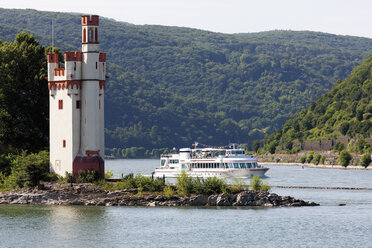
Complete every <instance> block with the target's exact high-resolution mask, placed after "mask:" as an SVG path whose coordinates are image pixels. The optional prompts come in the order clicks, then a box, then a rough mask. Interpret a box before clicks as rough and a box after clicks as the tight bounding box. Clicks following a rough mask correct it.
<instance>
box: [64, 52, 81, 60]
mask: <svg viewBox="0 0 372 248" xmlns="http://www.w3.org/2000/svg"><path fill="white" fill-rule="evenodd" d="M64 55H65V56H64V57H65V62H66V61H81V60H82V56H81V55H82V54H81V52H65V54H64Z"/></svg>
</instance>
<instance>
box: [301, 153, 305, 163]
mask: <svg viewBox="0 0 372 248" xmlns="http://www.w3.org/2000/svg"><path fill="white" fill-rule="evenodd" d="M305 162H306V156H305V155H304V156H302V157H301V158H300V163H301V164H304V163H305Z"/></svg>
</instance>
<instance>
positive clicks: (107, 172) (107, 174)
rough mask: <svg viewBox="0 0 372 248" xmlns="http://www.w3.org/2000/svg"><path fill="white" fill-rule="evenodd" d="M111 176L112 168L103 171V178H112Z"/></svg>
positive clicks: (112, 174)
mask: <svg viewBox="0 0 372 248" xmlns="http://www.w3.org/2000/svg"><path fill="white" fill-rule="evenodd" d="M113 176H114V173H113V172H112V170H109V171H106V172H105V179H109V178H112V177H113Z"/></svg>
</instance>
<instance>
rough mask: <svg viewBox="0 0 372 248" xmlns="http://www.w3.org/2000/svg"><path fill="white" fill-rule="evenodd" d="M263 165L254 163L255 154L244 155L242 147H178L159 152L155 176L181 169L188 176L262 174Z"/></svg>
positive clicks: (177, 171)
mask: <svg viewBox="0 0 372 248" xmlns="http://www.w3.org/2000/svg"><path fill="white" fill-rule="evenodd" d="M268 170H269V168H265V167H263V166H261V165H258V164H257V158H255V157H254V156H253V155H246V154H245V152H244V150H243V149H215V148H203V149H190V148H182V149H180V152H179V153H175V154H162V155H161V156H160V167H159V168H156V169H155V172H154V176H155V177H177V176H179V175H180V174H181V172H182V171H185V172H186V174H187V175H188V176H192V177H214V176H216V177H222V178H225V177H226V178H228V177H237V178H248V177H253V176H259V177H264V176H265V173H266V171H268Z"/></svg>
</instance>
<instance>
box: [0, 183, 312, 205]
mask: <svg viewBox="0 0 372 248" xmlns="http://www.w3.org/2000/svg"><path fill="white" fill-rule="evenodd" d="M0 204H30V205H84V206H263V207H279V206H286V207H291V206H292V207H300V206H318V205H319V204H316V203H314V202H306V201H303V200H299V199H295V198H293V197H290V196H278V195H277V194H273V193H267V192H257V191H242V192H240V193H237V194H227V195H226V194H219V195H196V196H191V197H181V196H173V197H171V198H167V197H165V196H164V195H162V194H155V193H147V192H141V193H138V191H137V190H136V189H130V190H118V191H105V190H103V189H100V188H98V187H95V186H94V185H92V184H73V185H71V184H63V185H59V184H45V185H42V186H41V187H38V188H35V189H20V190H14V191H10V192H4V193H0Z"/></svg>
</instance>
